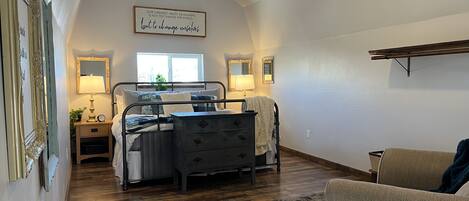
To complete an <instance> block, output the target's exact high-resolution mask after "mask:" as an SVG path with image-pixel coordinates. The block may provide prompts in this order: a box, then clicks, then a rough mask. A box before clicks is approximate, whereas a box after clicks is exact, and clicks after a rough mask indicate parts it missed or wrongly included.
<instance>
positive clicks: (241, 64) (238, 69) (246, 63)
mask: <svg viewBox="0 0 469 201" xmlns="http://www.w3.org/2000/svg"><path fill="white" fill-rule="evenodd" d="M227 66H228V90H229V91H235V90H236V89H235V83H234V81H235V79H234V77H236V76H239V75H252V69H251V60H250V59H229V60H227Z"/></svg>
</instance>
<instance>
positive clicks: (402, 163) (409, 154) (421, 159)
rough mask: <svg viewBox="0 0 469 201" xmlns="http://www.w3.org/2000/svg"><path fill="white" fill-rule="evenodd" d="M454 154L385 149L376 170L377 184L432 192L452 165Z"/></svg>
mask: <svg viewBox="0 0 469 201" xmlns="http://www.w3.org/2000/svg"><path fill="white" fill-rule="evenodd" d="M453 159H454V153H446V152H435V151H418V150H407V149H386V151H385V152H384V154H383V157H382V159H381V162H380V165H379V170H378V183H379V184H386V185H392V186H399V187H404V188H411V189H418V190H434V189H437V188H438V187H439V186H440V185H441V181H442V179H443V173H444V172H445V171H446V169H448V167H449V166H450V165H451V164H452V163H453Z"/></svg>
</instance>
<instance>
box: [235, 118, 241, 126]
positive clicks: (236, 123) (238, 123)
mask: <svg viewBox="0 0 469 201" xmlns="http://www.w3.org/2000/svg"><path fill="white" fill-rule="evenodd" d="M234 125H235V126H237V127H239V126H241V120H239V119H236V120H235V121H234Z"/></svg>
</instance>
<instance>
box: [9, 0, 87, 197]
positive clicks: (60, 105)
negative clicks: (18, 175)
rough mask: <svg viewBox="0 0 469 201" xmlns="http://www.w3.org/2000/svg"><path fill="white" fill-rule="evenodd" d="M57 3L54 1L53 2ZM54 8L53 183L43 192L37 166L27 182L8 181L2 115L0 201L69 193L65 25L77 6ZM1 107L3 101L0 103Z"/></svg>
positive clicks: (66, 3)
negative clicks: (56, 154)
mask: <svg viewBox="0 0 469 201" xmlns="http://www.w3.org/2000/svg"><path fill="white" fill-rule="evenodd" d="M53 2H56V1H53ZM57 2H60V3H58V4H53V10H54V19H53V22H54V24H53V29H54V48H55V68H56V71H55V75H56V83H57V87H56V89H57V116H58V118H57V123H58V142H59V163H58V167H57V170H56V174H55V178H54V179H53V181H52V184H51V188H50V192H45V191H44V189H43V188H41V186H40V183H39V179H40V174H39V167H38V164H37V163H36V164H34V167H33V170H32V171H31V174H30V175H29V176H28V178H27V179H23V180H20V181H17V182H9V181H8V163H7V162H6V161H7V150H6V135H5V123H3V122H4V121H5V119H4V115H0V122H2V123H0V153H1V154H0V200H1V201H37V200H44V201H62V200H65V196H66V192H67V190H68V183H69V180H70V174H71V162H70V157H69V156H70V146H69V145H70V141H69V139H70V133H69V123H68V101H67V99H64V98H63V97H66V96H67V90H68V86H67V83H68V82H67V65H66V64H67V62H66V59H67V57H66V35H67V34H66V32H64V30H66V28H65V27H66V25H67V24H70V23H72V22H73V17H71V16H70V13H73V10H74V9H75V8H76V7H77V6H78V3H79V1H75V0H74V1H57ZM57 10H60V11H68V13H69V14H68V15H67V16H60V15H58V14H57V13H56V12H55V11H57ZM0 94H3V87H0ZM0 105H3V99H0ZM3 113H4V108H3V106H2V107H0V114H3Z"/></svg>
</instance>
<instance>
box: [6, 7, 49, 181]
mask: <svg viewBox="0 0 469 201" xmlns="http://www.w3.org/2000/svg"><path fill="white" fill-rule="evenodd" d="M41 1H42V0H28V1H26V0H23V1H21V0H19V1H18V0H2V1H1V2H0V9H1V10H0V14H1V17H2V22H1V36H2V37H1V40H2V43H1V44H2V52H3V55H2V66H3V72H2V73H3V85H4V86H3V88H4V97H3V98H4V100H5V117H6V128H7V149H8V167H9V168H8V169H9V178H10V181H16V180H19V179H22V178H26V177H27V176H28V174H29V172H30V171H31V170H32V167H33V164H34V162H35V161H37V160H38V159H39V156H40V155H41V154H42V151H43V150H44V148H45V147H46V144H47V143H46V142H47V141H46V130H47V127H46V118H45V115H44V114H45V101H44V76H43V75H44V74H43V66H42V61H43V58H42V27H41V22H42V18H41Z"/></svg>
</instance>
